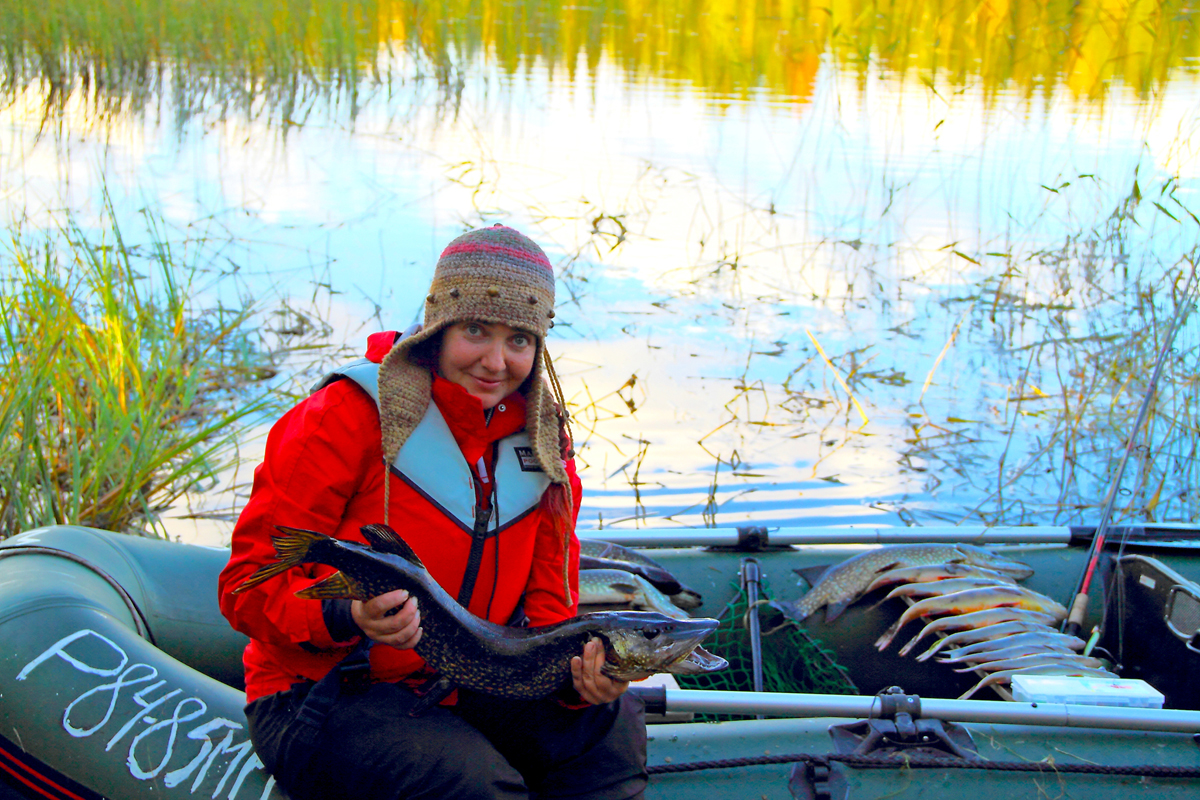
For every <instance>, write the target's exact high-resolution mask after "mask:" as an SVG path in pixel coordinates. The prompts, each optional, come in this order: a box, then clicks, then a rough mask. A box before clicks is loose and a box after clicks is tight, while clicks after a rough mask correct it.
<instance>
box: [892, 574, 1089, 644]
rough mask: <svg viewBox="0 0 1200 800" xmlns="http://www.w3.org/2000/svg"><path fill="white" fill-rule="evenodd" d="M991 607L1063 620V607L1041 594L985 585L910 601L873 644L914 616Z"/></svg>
mask: <svg viewBox="0 0 1200 800" xmlns="http://www.w3.org/2000/svg"><path fill="white" fill-rule="evenodd" d="M994 608H1019V609H1024V610H1027V611H1039V612H1042V613H1045V614H1049V615H1050V616H1051V617H1053V618H1054V619H1055V620H1061V619H1065V618H1066V616H1067V609H1066V608H1064V607H1063V605H1062V604H1061V603H1058V602H1056V601H1055V600H1052V599H1051V598H1049V597H1046V596H1045V595H1044V594H1041V593H1039V592H1035V591H1033V590H1031V589H1026V588H1024V587H1021V586H1007V585H1004V586H985V587H982V588H976V589H966V590H964V591H961V592H955V593H953V594H947V595H942V596H940V597H927V598H925V599H924V600H921V601H920V602H917V603H914V604H913V605H912V606H909V608H908V609H907V610H906V611H905V612H904V613H903V614H902V615H901V616H900V619H898V620H896V623H895V624H894V625H892V627H890V628H888V630H887V631H886V632H885V633H884V634H883V635H882V636H880V637H879V640H878V641H876V642H875V646H876V647H878V648H879V649H880V650H883V649H885V648H886V647H887V646H888V645H889V644H891V642H892V639H893V638H895V636H896V634H897V633H898V632H899V631H900V629H901V628H903V627H904V626H905V625H906V624H908V623H909V622H911V621H912V620H914V619H917V618H918V617H929V616H937V615H942V614H953V615H960V616H961V615H966V614H970V613H972V612H976V611H984V610H987V609H994Z"/></svg>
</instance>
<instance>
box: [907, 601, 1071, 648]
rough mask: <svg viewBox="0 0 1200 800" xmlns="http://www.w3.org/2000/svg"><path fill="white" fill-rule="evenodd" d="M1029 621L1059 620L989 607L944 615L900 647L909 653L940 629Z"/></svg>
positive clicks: (1046, 624)
mask: <svg viewBox="0 0 1200 800" xmlns="http://www.w3.org/2000/svg"><path fill="white" fill-rule="evenodd" d="M1011 621H1017V622H1027V623H1033V624H1037V625H1045V626H1047V627H1048V626H1050V625H1053V624H1054V623H1055V622H1057V620H1056V619H1055V618H1054V616H1053V615H1051V614H1047V613H1045V612H1043V611H1027V610H1026V609H1023V608H987V609H984V610H983V611H972V612H971V613H970V614H958V615H956V616H953V617H942V618H941V619H935V620H934V621H933V622H931V623H929V624H928V625H926V626H925V627H924V628H923V629H922V630H921V632H920V633H918V634H917V635H916V636H914V637H913V638H912V639H911V640H909V642H908V644H906V645H904V647H901V648H900V655H902V656H904V655H908V652H909V651H910V650H912V649H913V648H914V647H916V646H917V643H918V642H919V641H921V640H922V639H924V638H925V637H926V636H928V635H929V634H931V633H937V632H939V631H961V630H966V629H968V628H983V627H986V626H988V625H995V624H997V623H1000V622H1011Z"/></svg>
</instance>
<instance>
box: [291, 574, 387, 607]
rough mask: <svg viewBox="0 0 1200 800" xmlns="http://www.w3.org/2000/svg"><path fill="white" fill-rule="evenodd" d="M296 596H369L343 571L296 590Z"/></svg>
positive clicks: (322, 598) (331, 598) (312, 598)
mask: <svg viewBox="0 0 1200 800" xmlns="http://www.w3.org/2000/svg"><path fill="white" fill-rule="evenodd" d="M296 597H303V598H305V599H306V600H337V599H339V598H343V597H348V598H352V599H357V600H362V601H364V602H365V601H367V600H370V599H371V598H370V597H368V596H367V593H366V592H365V591H364V590H363V588H362V585H361V584H360V583H359V582H358V581H356V580H354V579H353V578H351V577H350V576H349V575H347V574H346V573H344V572H335V573H333V574H332V575H330V576H329V577H328V578H324V579H322V580H319V581H317V582H316V583H314V584H313V585H312V586H309V587H308V588H306V589H301V590H300V591H298V592H296Z"/></svg>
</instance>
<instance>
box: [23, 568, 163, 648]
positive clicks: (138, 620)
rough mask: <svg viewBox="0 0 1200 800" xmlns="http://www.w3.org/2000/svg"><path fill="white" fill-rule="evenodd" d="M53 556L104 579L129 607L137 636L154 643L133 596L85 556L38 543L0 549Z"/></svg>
mask: <svg viewBox="0 0 1200 800" xmlns="http://www.w3.org/2000/svg"><path fill="white" fill-rule="evenodd" d="M21 555H26V556H55V557H56V558H65V559H66V560H67V561H73V562H74V563H76V564H79V565H80V566H82V567H86V568H87V569H89V570H91V571H92V572H94V573H96V574H97V575H99V576H100V577H101V578H102V579H103V580H104V581H106V582H107V583H108V585H109V586H111V587H112V588H113V589H114V590H115V591H116V593H117V594H118V595H119V596H120V598H121V600H122V601H123V602H124V603H125V607H126V608H128V609H129V615H130V616H131V617H133V625H134V629H135V631H136V632H137V635H138V636H141V637H142V638H143V639H145V640H146V641H147V642H149V643H150V644H154V636H153V634H151V633H150V625H149V624H148V623H147V622H146V617H145V616H144V615H143V614H142V610H141V609H140V608H138V604H137V603H135V602H134V600H133V597H132V596H131V595H130V594H129V592H127V591H126V590H125V587H124V586H122V585H121V584H120V583H118V582H117V579H116V578H114V577H113V576H111V575H109V574H108V573H107V572H105V571H104V570H102V569H101V568H100V567H98V566H96V565H95V564H93V563H92V562H90V561H88V560H87V559H86V558H81V557H80V556H77V555H75V554H74V553H70V552H67V551H66V550H59V549H57V548H54V547H42V546H38V545H14V546H12V547H5V548H3V549H0V558H8V557H9V556H21Z"/></svg>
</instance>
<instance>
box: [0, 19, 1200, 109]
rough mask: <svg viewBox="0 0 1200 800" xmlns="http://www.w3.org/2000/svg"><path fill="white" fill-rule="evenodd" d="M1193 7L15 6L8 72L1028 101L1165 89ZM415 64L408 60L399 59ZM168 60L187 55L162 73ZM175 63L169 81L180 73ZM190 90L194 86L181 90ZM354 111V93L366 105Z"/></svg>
mask: <svg viewBox="0 0 1200 800" xmlns="http://www.w3.org/2000/svg"><path fill="white" fill-rule="evenodd" d="M1189 3H1190V0H1187V1H1185V0H1050V1H1049V2H1047V1H1046V0H962V1H961V2H946V1H944V0H895V1H894V2H887V0H808V1H807V2H806V1H804V0H758V2H750V1H748V0H655V1H654V2H650V0H600V1H598V2H593V3H589V4H587V5H582V4H573V3H559V2H537V0H420V2H416V1H415V0H43V1H41V2H34V3H31V2H27V0H0V57H2V58H0V75H2V76H3V79H4V82H5V83H6V84H7V85H8V86H9V88H13V87H14V85H18V86H19V85H23V84H26V83H28V82H30V81H38V82H45V83H46V84H48V85H49V86H50V88H51V89H52V92H53V91H59V92H61V91H63V90H76V89H78V88H82V89H83V90H85V91H87V92H92V91H94V92H97V93H98V94H99V95H102V96H103V95H107V96H110V97H119V98H121V99H123V100H126V101H128V100H133V101H135V105H141V103H140V102H138V101H139V100H144V99H146V95H149V96H153V95H154V94H155V93H159V94H164V93H166V94H170V93H174V96H175V99H177V100H178V99H180V98H181V97H182V96H186V95H188V94H194V93H196V92H202V93H206V94H207V99H208V100H209V101H211V100H213V99H214V96H213V95H214V93H216V94H218V95H222V97H218V98H215V99H226V100H227V99H229V95H231V94H232V95H238V94H242V95H248V96H251V97H262V96H266V97H268V98H271V97H274V98H276V99H277V100H278V102H279V104H280V105H287V104H288V103H289V102H293V101H294V100H295V94H296V93H297V92H300V93H301V94H303V93H305V92H311V91H313V90H314V89H316V90H318V91H328V90H330V89H332V90H335V91H338V92H344V93H349V94H351V95H353V93H354V91H355V87H358V86H360V85H361V84H362V82H363V81H364V80H365V81H368V82H375V83H384V84H386V83H388V82H389V81H393V80H398V79H405V78H407V77H410V76H411V74H412V71H413V70H415V71H416V73H417V74H429V73H432V74H433V75H434V76H436V77H437V79H438V80H439V81H440V82H442V83H444V84H452V83H453V82H455V81H456V80H460V79H461V75H462V71H463V70H464V68H465V67H467V66H469V65H470V64H471V62H472V61H473V60H474V59H477V58H479V57H483V58H485V59H486V60H487V61H488V62H490V63H492V64H494V66H495V68H496V69H498V70H500V71H501V72H502V73H505V74H508V75H520V74H521V73H522V72H523V71H524V70H526V69H528V68H529V67H530V66H531V65H533V64H535V63H536V64H539V65H541V66H544V67H545V68H547V69H549V70H551V71H552V72H554V73H565V74H566V75H567V76H568V78H569V79H571V80H572V81H579V80H580V79H581V78H583V79H590V78H591V77H593V76H594V74H595V71H596V70H597V67H598V65H599V64H600V63H601V59H602V57H607V59H608V60H609V61H610V62H611V63H615V64H617V65H619V67H620V68H621V69H622V70H623V72H624V76H625V79H626V80H627V81H629V82H638V81H641V80H645V79H656V80H665V81H668V82H679V83H680V84H683V85H687V86H691V87H693V88H695V89H697V90H699V91H700V92H702V93H703V94H705V95H707V96H709V97H711V98H714V99H717V100H718V103H719V102H720V101H721V100H725V99H729V98H738V97H744V96H748V95H750V94H753V93H757V92H763V91H765V92H767V93H768V94H769V95H771V96H773V97H775V98H778V99H781V100H787V101H791V102H804V101H806V100H807V99H808V98H810V97H811V95H812V93H813V87H814V83H815V79H816V75H817V72H818V69H819V68H820V66H821V64H822V63H823V61H824V62H829V63H831V64H832V65H834V66H836V67H837V68H838V69H839V70H845V71H848V72H850V73H852V74H857V75H858V76H859V77H860V82H863V83H865V77H866V74H867V71H868V70H871V69H876V70H882V71H883V72H884V73H885V74H888V75H895V76H901V77H909V76H911V77H915V78H917V79H920V80H924V81H928V82H934V81H936V83H937V85H938V86H939V88H943V87H944V88H953V87H956V86H962V85H965V84H966V83H967V82H969V81H971V82H974V81H975V79H976V78H978V80H979V82H980V83H981V85H982V86H983V87H984V90H985V93H986V94H988V95H994V93H996V92H998V91H1002V90H1013V91H1016V92H1017V93H1018V94H1020V95H1022V96H1024V97H1025V98H1026V99H1028V100H1031V101H1032V100H1034V99H1035V98H1037V97H1040V96H1048V95H1049V93H1050V91H1051V90H1052V89H1053V88H1054V87H1055V86H1057V85H1060V84H1062V85H1066V86H1067V87H1069V89H1070V90H1071V92H1072V94H1073V95H1074V96H1076V97H1077V98H1079V99H1081V100H1084V101H1096V100H1102V99H1103V98H1104V97H1105V94H1106V92H1107V90H1108V88H1109V87H1110V86H1111V85H1112V84H1113V83H1114V82H1122V83H1124V84H1127V85H1129V86H1131V87H1132V88H1133V89H1134V90H1135V91H1136V92H1137V93H1139V95H1141V96H1142V97H1146V96H1148V95H1149V94H1150V93H1151V92H1152V91H1153V90H1154V89H1155V88H1156V87H1157V86H1160V85H1161V84H1162V83H1164V82H1165V81H1166V80H1168V79H1169V77H1170V76H1171V72H1172V70H1175V69H1178V68H1189V69H1190V68H1192V67H1194V65H1195V63H1196V62H1195V59H1196V57H1197V50H1198V49H1200V37H1198V36H1197V35H1196V26H1195V21H1194V20H1195V13H1194V10H1193V7H1192V6H1191V5H1190V4H1189ZM397 57H400V58H399V60H397ZM165 68H172V69H171V70H170V71H168V72H164V69H165ZM165 76H167V77H165ZM180 90H183V92H184V94H183V95H181V94H180ZM351 108H353V105H351Z"/></svg>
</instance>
